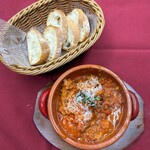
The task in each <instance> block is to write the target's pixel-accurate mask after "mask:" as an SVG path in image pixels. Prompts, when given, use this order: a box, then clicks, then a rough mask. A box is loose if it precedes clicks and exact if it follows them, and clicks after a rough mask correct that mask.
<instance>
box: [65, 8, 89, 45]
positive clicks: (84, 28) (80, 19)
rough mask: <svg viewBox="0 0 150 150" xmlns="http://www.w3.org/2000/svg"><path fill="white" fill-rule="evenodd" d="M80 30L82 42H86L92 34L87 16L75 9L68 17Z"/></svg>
mask: <svg viewBox="0 0 150 150" xmlns="http://www.w3.org/2000/svg"><path fill="white" fill-rule="evenodd" d="M67 17H69V18H70V19H72V20H73V21H74V22H75V23H76V24H77V26H78V27H79V29H80V40H79V41H80V42H83V41H84V40H86V38H87V37H88V36H89V33H90V24H89V20H88V17H87V16H86V14H85V13H84V12H83V11H82V10H81V9H78V8H75V9H73V10H72V11H71V12H70V13H69V14H68V15H67Z"/></svg>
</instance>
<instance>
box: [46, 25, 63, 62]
mask: <svg viewBox="0 0 150 150" xmlns="http://www.w3.org/2000/svg"><path fill="white" fill-rule="evenodd" d="M61 35H62V33H61V31H60V29H59V28H57V27H54V26H47V27H46V28H45V30H44V37H45V39H46V40H47V42H48V45H49V47H50V55H49V57H48V61H50V60H53V59H55V58H58V57H59V56H61V48H62V37H61Z"/></svg>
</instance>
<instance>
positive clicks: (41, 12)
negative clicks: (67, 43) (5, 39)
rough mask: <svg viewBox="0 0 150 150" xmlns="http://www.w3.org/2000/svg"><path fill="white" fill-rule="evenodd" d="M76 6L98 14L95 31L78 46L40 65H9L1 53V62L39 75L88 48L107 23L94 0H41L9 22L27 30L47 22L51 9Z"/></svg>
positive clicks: (20, 70) (68, 9)
mask: <svg viewBox="0 0 150 150" xmlns="http://www.w3.org/2000/svg"><path fill="white" fill-rule="evenodd" d="M76 6H81V7H84V8H86V9H88V10H89V11H90V12H92V14H94V15H95V16H97V22H96V26H95V29H94V31H93V32H92V33H91V35H90V36H89V37H88V39H86V40H85V41H84V42H82V43H80V44H78V46H77V47H76V48H74V49H72V50H71V51H69V52H67V53H65V54H64V55H62V56H61V57H59V58H57V59H55V60H53V61H49V62H47V63H45V64H43V65H39V66H30V67H23V66H18V65H7V64H6V62H5V61H4V59H3V57H2V56H1V55H0V60H1V62H2V63H3V64H4V65H6V66H7V67H8V68H9V69H10V70H12V71H14V72H17V73H20V74H25V75H38V74H42V73H46V72H49V71H51V70H54V69H56V68H58V67H60V66H62V65H64V64H66V63H68V62H70V61H71V60H73V59H74V58H76V57H77V56H79V55H80V54H82V53H83V52H85V51H86V50H88V49H89V48H90V47H91V46H92V45H93V44H94V43H95V42H96V41H97V40H98V38H99V37H100V35H101V33H102V31H103V28H104V25H105V20H104V15H103V12H102V9H101V8H100V6H99V5H98V4H97V3H96V2H95V1H94V0H40V1H38V2H36V3H33V4H32V5H30V6H28V7H27V8H25V9H23V10H21V11H20V12H18V13H17V14H16V15H15V16H13V17H12V18H11V19H10V20H9V21H8V22H9V23H10V24H12V25H14V26H16V27H18V28H19V29H21V30H23V31H25V32H27V31H28V30H29V29H30V28H31V27H33V26H41V25H42V24H45V23H46V19H47V16H48V14H49V12H50V11H52V10H54V9H60V10H63V11H64V12H65V13H68V12H70V11H71V10H72V9H73V8H74V7H76Z"/></svg>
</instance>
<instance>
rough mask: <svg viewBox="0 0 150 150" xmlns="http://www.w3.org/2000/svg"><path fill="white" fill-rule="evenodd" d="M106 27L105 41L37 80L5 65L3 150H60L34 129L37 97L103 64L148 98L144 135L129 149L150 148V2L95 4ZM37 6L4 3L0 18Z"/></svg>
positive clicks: (0, 102)
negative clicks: (75, 71) (55, 82)
mask: <svg viewBox="0 0 150 150" xmlns="http://www.w3.org/2000/svg"><path fill="white" fill-rule="evenodd" d="M96 1H97V2H98V4H99V5H100V6H101V8H102V9H103V11H104V15H105V20H106V25H105V28H104V32H103V33H102V36H101V37H100V39H99V40H98V41H97V42H96V43H95V44H94V45H93V46H92V47H91V48H90V49H89V51H87V52H85V53H84V54H82V55H80V56H79V57H78V58H76V59H74V60H73V61H71V62H70V63H69V64H66V65H64V66H62V67H60V68H59V69H57V70H54V71H52V72H50V73H46V74H43V75H38V76H25V75H20V74H17V73H14V72H12V71H10V70H9V69H7V68H6V67H5V66H4V65H3V64H2V63H1V62H0V149H5V150H33V149H36V150H41V149H44V150H46V149H47V150H49V149H51V150H57V148H55V147H54V146H52V145H51V144H50V143H49V142H47V141H46V140H45V139H44V138H43V137H42V135H41V134H40V133H39V132H38V130H37V129H36V127H35V125H34V123H33V112H34V106H35V99H36V95H37V92H38V91H39V90H40V89H41V88H42V87H43V86H45V84H47V83H48V82H49V81H51V80H52V79H55V78H57V77H58V76H59V75H60V74H61V73H63V72H64V71H66V70H67V69H69V68H71V67H73V66H76V65H80V64H86V63H94V64H100V65H102V66H104V67H107V68H109V69H111V70H112V71H114V72H115V73H116V74H118V75H119V76H120V77H121V78H122V79H123V80H124V81H126V82H127V83H128V84H130V85H131V86H132V87H133V88H134V89H135V90H136V91H137V92H138V93H139V94H140V95H141V96H142V98H143V100H144V104H145V115H144V117H145V131H144V133H143V134H142V135H141V136H140V137H139V138H138V139H137V140H136V141H135V142H134V143H133V144H132V145H130V146H129V147H128V148H127V149H128V150H141V149H144V150H145V149H148V147H149V146H150V142H149V136H150V126H149V124H150V101H149V98H150V91H149V90H150V87H149V85H150V1H149V0H125V1H123V0H120V1H118V0H100V1H98V0H96ZM33 2H35V0H25V1H23V0H3V1H2V0H1V4H0V18H2V19H5V20H8V19H9V18H11V17H12V16H13V15H15V14H16V13H17V12H18V11H20V10H21V9H23V8H25V7H26V6H28V5H30V4H32V3H33Z"/></svg>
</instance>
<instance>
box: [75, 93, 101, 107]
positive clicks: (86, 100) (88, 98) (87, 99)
mask: <svg viewBox="0 0 150 150" xmlns="http://www.w3.org/2000/svg"><path fill="white" fill-rule="evenodd" d="M100 100H101V98H100V96H98V95H95V96H92V95H89V94H87V93H83V92H82V91H79V92H78V93H77V95H76V102H82V103H83V104H87V105H88V106H93V107H95V106H96V104H97V101H100Z"/></svg>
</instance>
